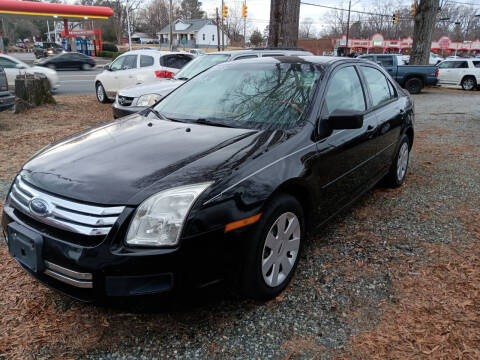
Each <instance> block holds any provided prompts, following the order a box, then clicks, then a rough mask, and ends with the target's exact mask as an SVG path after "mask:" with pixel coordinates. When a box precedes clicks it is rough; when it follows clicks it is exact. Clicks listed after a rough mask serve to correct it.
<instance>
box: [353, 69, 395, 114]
mask: <svg viewBox="0 0 480 360" xmlns="http://www.w3.org/2000/svg"><path fill="white" fill-rule="evenodd" d="M361 68H362V72H363V75H364V77H365V82H366V83H367V86H368V88H369V89H370V95H371V96H372V106H373V107H375V106H377V105H380V104H381V103H383V102H385V101H388V100H390V98H392V95H391V93H390V87H389V84H388V80H387V78H386V77H385V75H383V74H382V73H381V72H380V71H379V70H377V69H374V68H372V67H369V66H362V67H361Z"/></svg>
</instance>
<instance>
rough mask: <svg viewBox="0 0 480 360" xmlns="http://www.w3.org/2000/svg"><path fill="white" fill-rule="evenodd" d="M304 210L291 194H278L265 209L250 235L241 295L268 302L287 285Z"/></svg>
mask: <svg viewBox="0 0 480 360" xmlns="http://www.w3.org/2000/svg"><path fill="white" fill-rule="evenodd" d="M304 232H305V230H304V219H303V211H302V207H301V205H300V204H299V202H298V201H297V200H296V199H295V198H294V197H293V196H291V195H287V194H281V195H278V196H277V197H276V198H274V199H273V200H272V201H271V202H270V203H269V204H268V206H267V207H266V210H265V212H264V213H263V215H262V217H261V219H260V221H259V222H258V224H257V225H256V227H255V229H253V231H252V233H251V234H250V236H249V239H248V242H247V246H246V249H245V250H246V252H245V257H244V258H245V266H244V268H243V272H242V279H241V281H242V284H241V286H242V290H243V293H244V294H245V295H246V296H248V297H251V298H254V299H261V300H268V299H271V298H274V297H276V296H277V295H278V294H280V293H281V292H282V291H283V290H284V289H285V287H286V286H287V285H288V283H289V282H290V280H291V278H292V276H293V274H294V272H295V269H296V267H297V263H298V260H299V255H300V250H301V246H302V241H303V237H304Z"/></svg>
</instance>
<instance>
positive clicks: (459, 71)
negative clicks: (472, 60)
mask: <svg viewBox="0 0 480 360" xmlns="http://www.w3.org/2000/svg"><path fill="white" fill-rule="evenodd" d="M454 64H455V65H454V68H453V70H452V71H451V74H452V76H451V80H452V82H453V83H454V84H456V85H459V84H460V82H461V81H462V79H463V77H464V76H465V75H468V73H469V71H470V69H469V68H468V61H467V60H462V61H455V62H454Z"/></svg>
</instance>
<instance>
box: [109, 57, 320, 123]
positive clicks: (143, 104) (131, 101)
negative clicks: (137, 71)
mask: <svg viewBox="0 0 480 360" xmlns="http://www.w3.org/2000/svg"><path fill="white" fill-rule="evenodd" d="M285 55H290V56H301V55H312V53H310V52H308V51H303V50H284V49H261V50H255V49H247V50H233V51H222V52H215V53H209V54H207V55H205V56H200V57H199V58H196V59H195V60H193V61H192V62H190V63H189V64H187V65H186V66H185V67H184V68H183V69H182V70H180V71H179V72H178V73H177V74H175V76H174V77H173V78H172V79H169V80H168V81H164V80H162V81H157V82H154V83H151V84H147V85H139V86H134V87H128V88H125V89H122V90H120V91H119V92H118V96H117V97H116V98H115V102H114V103H113V106H112V110H113V117H114V118H119V117H122V116H125V115H129V114H133V113H136V112H139V111H142V110H144V109H146V108H147V107H149V106H152V105H153V104H155V103H156V102H157V101H158V100H160V99H161V98H162V97H164V96H165V95H167V94H168V93H170V92H171V91H172V90H174V89H176V88H177V87H179V86H180V85H182V84H183V83H184V82H185V81H187V80H188V79H190V78H192V77H194V76H195V75H197V74H199V73H201V72H202V71H204V70H206V69H208V68H209V67H212V66H214V65H216V64H219V63H223V62H227V61H234V60H245V59H252V58H258V57H269V56H285Z"/></svg>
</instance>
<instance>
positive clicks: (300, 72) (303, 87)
mask: <svg viewBox="0 0 480 360" xmlns="http://www.w3.org/2000/svg"><path fill="white" fill-rule="evenodd" d="M320 75H321V69H320V68H319V67H318V66H316V65H313V64H310V63H274V64H272V63H264V64H259V63H254V64H252V63H244V64H235V66H231V65H230V66H225V67H222V68H219V69H218V68H217V69H211V70H208V71H206V72H204V73H202V74H200V75H198V76H197V77H195V78H193V79H192V80H190V81H188V82H187V83H185V84H184V85H183V86H181V87H179V88H178V89H177V90H176V91H174V92H173V93H171V94H170V95H169V96H167V97H165V98H164V100H163V101H161V102H160V103H159V104H158V105H157V106H156V107H155V110H157V111H158V112H159V113H161V114H162V115H164V116H165V117H167V118H169V119H171V120H179V121H187V122H199V123H208V124H210V125H215V124H217V125H221V126H231V127H241V128H248V129H288V128H292V127H295V126H296V125H297V124H298V121H299V120H300V118H301V117H302V114H303V112H304V111H305V109H306V108H307V106H308V104H309V103H310V99H311V97H312V94H313V92H314V88H315V85H316V83H317V81H318V80H319V78H320Z"/></svg>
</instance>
